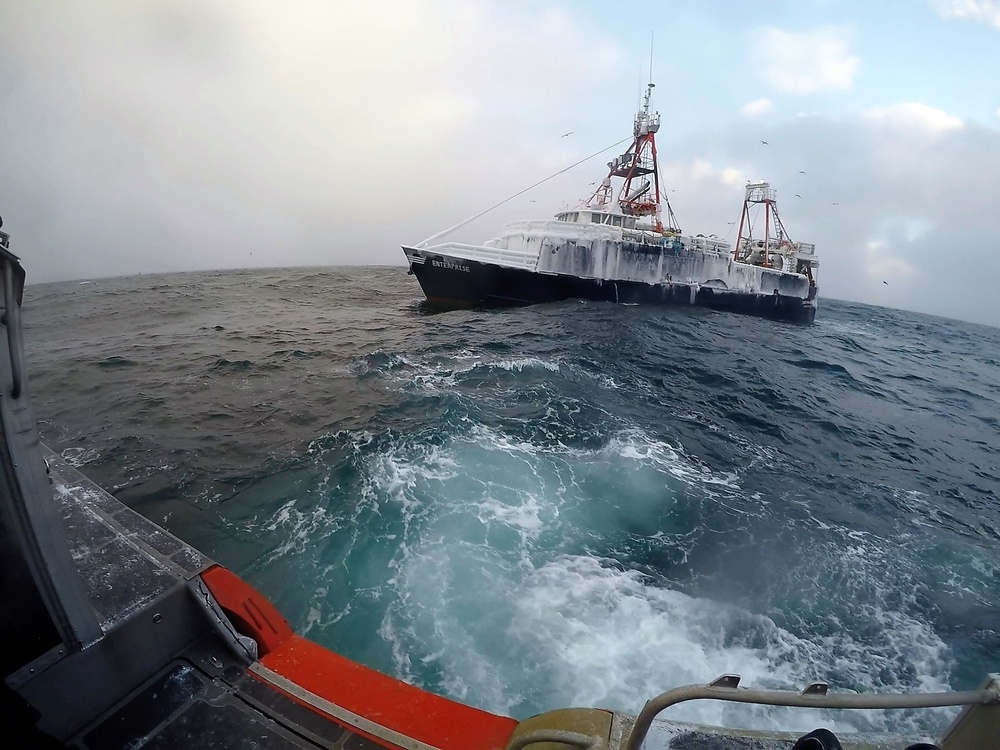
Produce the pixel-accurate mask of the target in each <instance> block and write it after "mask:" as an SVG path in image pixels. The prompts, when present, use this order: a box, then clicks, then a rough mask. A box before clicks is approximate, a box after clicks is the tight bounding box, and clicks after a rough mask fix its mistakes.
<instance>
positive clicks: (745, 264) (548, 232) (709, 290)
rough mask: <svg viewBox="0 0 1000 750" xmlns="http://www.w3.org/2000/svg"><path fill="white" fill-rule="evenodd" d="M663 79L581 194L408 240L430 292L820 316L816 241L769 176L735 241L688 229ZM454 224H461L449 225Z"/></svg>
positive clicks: (757, 185)
mask: <svg viewBox="0 0 1000 750" xmlns="http://www.w3.org/2000/svg"><path fill="white" fill-rule="evenodd" d="M653 87H654V84H652V83H650V84H648V86H647V87H646V94H645V96H644V98H643V104H642V107H641V109H640V110H639V111H638V112H637V114H636V116H635V123H634V126H633V137H632V143H631V145H630V146H629V147H628V149H627V150H626V151H625V152H624V153H623V154H621V155H620V156H617V157H615V158H614V159H612V160H611V161H609V162H608V173H607V176H606V177H605V178H604V180H603V181H602V182H601V183H600V186H599V187H598V188H597V189H596V190H595V191H594V193H593V194H592V195H591V196H590V198H589V199H587V200H586V201H585V202H583V203H582V205H580V206H578V207H576V208H573V209H570V210H564V211H560V212H559V213H557V214H556V215H555V218H554V219H550V220H538V221H518V222H514V223H512V224H509V225H508V226H507V227H506V229H505V230H504V232H503V234H501V235H500V236H499V237H497V238H494V239H491V240H489V241H487V242H485V243H484V244H482V245H470V244H463V243H457V242H445V243H441V244H434V245H431V244H430V243H431V242H433V241H434V240H436V239H438V238H440V237H441V236H442V235H441V234H439V235H436V236H435V237H432V238H429V239H428V240H424V241H423V242H421V243H418V244H417V245H414V246H405V245H404V246H403V252H404V253H405V255H406V260H407V262H408V264H409V268H410V272H411V273H412V274H414V275H415V276H416V277H417V281H418V282H419V283H420V286H421V288H422V289H423V292H424V294H425V295H426V297H427V301H428V303H430V304H431V305H434V306H437V307H442V308H454V307H476V306H501V305H523V304H533V303H538V302H552V301H556V300H562V299H568V298H573V297H576V298H581V299H588V300H604V301H609V302H618V303H625V304H633V303H672V304H681V305H701V306H705V307H711V308H715V309H720V310H730V311H735V312H741V313H749V314H753V315H760V316H764V317H768V318H777V319H783V320H790V321H795V322H802V323H811V322H813V319H814V318H815V316H816V305H817V292H818V287H817V285H816V273H817V269H818V267H819V260H818V258H817V257H816V248H815V246H814V245H813V244H810V243H806V242H793V241H792V240H791V239H790V238H789V236H788V233H787V232H786V230H785V227H784V224H783V222H782V221H781V218H780V217H779V215H778V207H777V200H776V192H775V190H774V189H773V188H772V187H771V186H770V184H769V183H767V182H748V183H747V185H746V194H745V198H744V201H743V211H742V213H741V215H740V219H739V231H738V232H737V235H736V240H735V242H734V243H733V245H732V246H730V245H729V244H728V243H727V242H725V241H724V240H720V239H718V237H717V236H716V235H714V234H709V235H707V236H706V235H703V234H697V235H693V236H692V235H686V234H684V233H683V232H682V231H681V229H680V227H679V226H678V224H677V219H676V216H675V215H674V212H673V210H672V209H671V207H670V204H669V201H668V200H667V199H666V197H665V194H664V191H663V189H662V187H661V179H660V171H659V167H658V165H657V155H656V133H657V131H658V130H659V128H660V116H659V113H658V112H653V111H651V108H650V101H651V97H652V92H653ZM448 231H451V230H448Z"/></svg>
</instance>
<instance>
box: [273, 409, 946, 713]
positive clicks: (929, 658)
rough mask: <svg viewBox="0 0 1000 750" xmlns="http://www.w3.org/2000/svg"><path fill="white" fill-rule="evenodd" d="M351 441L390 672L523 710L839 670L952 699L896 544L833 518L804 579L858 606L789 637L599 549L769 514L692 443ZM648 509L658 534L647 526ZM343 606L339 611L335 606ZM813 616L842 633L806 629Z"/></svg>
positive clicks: (633, 699) (321, 623)
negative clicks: (675, 508)
mask: <svg viewBox="0 0 1000 750" xmlns="http://www.w3.org/2000/svg"><path fill="white" fill-rule="evenodd" d="M344 443H346V444H347V445H348V446H349V448H350V451H349V452H350V453H351V454H352V455H353V456H354V460H356V461H357V462H358V469H359V471H360V472H361V474H362V477H363V478H362V481H361V487H360V501H359V503H358V505H357V507H355V508H354V509H353V510H352V511H351V513H352V514H353V516H352V522H351V524H352V526H353V531H352V533H353V534H354V535H355V536H354V537H353V539H352V544H354V543H355V540H356V542H357V544H358V545H367V546H360V547H358V548H357V549H356V550H352V549H348V550H347V551H345V552H344V553H343V555H344V560H345V562H344V563H343V565H344V567H345V568H348V569H350V571H351V574H352V575H361V576H362V578H363V580H364V581H365V582H366V584H365V585H366V586H367V588H363V589H362V588H360V587H359V588H356V589H355V591H354V593H353V596H354V597H355V598H356V599H357V601H358V602H361V600H362V599H364V598H365V597H366V596H367V595H366V594H365V592H366V591H367V592H371V596H370V597H369V598H368V600H369V601H375V600H380V601H384V602H385V604H384V609H383V610H382V615H381V621H380V624H379V634H380V637H381V639H382V641H383V642H384V643H385V644H386V646H387V649H388V654H389V658H390V660H391V664H388V665H376V666H381V667H382V668H384V669H390V671H394V672H395V674H397V675H398V676H400V677H403V678H405V679H408V680H411V681H414V682H416V683H418V684H424V685H426V686H428V687H430V688H432V689H435V690H439V691H442V692H444V693H446V694H448V695H450V696H451V697H454V698H456V699H459V700H463V701H467V702H470V703H472V704H474V705H477V706H480V707H482V708H485V709H488V710H492V711H497V712H501V713H513V714H515V715H518V716H525V715H529V714H532V713H537V712H538V711H542V710H546V709H549V708H555V707H559V706H563V705H598V706H605V707H608V708H615V709H622V710H627V711H632V712H636V711H638V710H639V708H641V706H642V704H643V702H644V701H645V700H646V699H648V698H650V697H651V696H653V695H655V694H657V693H659V692H661V691H663V690H666V689H669V688H671V687H675V686H678V685H681V684H686V683H691V682H706V681H708V680H711V679H714V678H715V677H717V676H718V675H720V674H723V673H728V672H737V673H739V674H741V675H742V676H743V682H744V684H746V685H758V686H768V687H785V688H801V687H802V686H803V685H804V684H806V683H807V682H810V681H812V680H815V679H824V678H829V677H830V676H831V675H833V676H834V677H837V678H839V679H840V680H841V683H842V684H848V685H851V686H853V687H857V688H861V689H875V690H895V689H914V688H918V689H925V690H941V689H947V687H948V685H947V680H946V678H944V677H942V675H947V674H948V668H949V659H950V656H949V652H948V649H947V647H946V646H945V644H944V643H943V642H942V641H941V640H940V638H938V637H937V636H936V635H935V633H934V631H933V628H932V627H931V625H930V624H928V623H925V622H922V621H920V620H918V619H915V618H914V617H912V616H910V615H908V614H906V612H908V611H911V610H912V606H911V605H912V604H913V596H914V595H913V594H912V593H911V594H908V595H904V596H900V594H899V592H898V591H893V590H892V587H893V586H894V585H897V583H898V581H899V580H900V576H903V575H905V571H903V572H902V573H900V572H899V565H900V563H899V562H898V561H897V560H896V559H895V558H894V556H893V548H892V546H891V545H888V544H887V543H886V542H885V541H884V540H881V539H879V538H877V537H876V536H875V535H874V534H872V533H862V532H857V531H852V530H849V529H842V528H839V527H836V526H833V525H831V524H823V527H822V529H821V532H822V533H823V534H825V535H827V536H828V537H829V539H828V541H827V542H826V543H823V544H820V545H817V546H813V547H812V548H811V555H810V558H809V559H808V560H806V561H805V562H807V563H809V564H810V565H812V566H813V567H812V568H809V567H807V568H805V569H804V570H803V571H802V573H801V575H802V576H805V577H804V578H802V581H803V582H804V583H803V585H805V586H806V587H807V588H808V587H809V586H815V587H817V588H816V591H815V592H811V591H809V590H806V591H805V592H804V593H802V594H801V596H802V597H803V598H804V600H807V601H808V600H810V599H811V598H820V599H821V598H822V596H823V591H822V589H821V586H822V584H819V583H809V582H808V581H810V578H809V576H812V578H813V579H815V578H816V577H817V576H820V575H824V574H831V575H832V574H834V573H836V572H837V571H845V573H843V575H846V576H848V579H847V580H845V581H841V582H840V583H839V584H838V585H839V586H841V587H842V588H843V589H844V590H845V591H848V592H849V591H850V590H851V587H852V586H854V587H858V601H857V603H856V604H857V606H856V607H854V609H853V610H851V609H848V610H846V611H845V610H843V609H835V610H831V611H827V610H824V609H822V608H819V609H816V610H815V611H810V612H805V613H803V615H802V618H803V619H802V620H801V622H800V621H799V620H797V619H796V617H795V616H790V615H789V613H783V614H784V615H785V617H784V619H783V622H785V624H784V625H778V624H777V623H776V622H775V620H774V619H772V618H771V617H768V616H765V615H764V614H755V613H752V612H750V611H748V610H747V609H745V608H741V607H738V606H733V605H728V604H725V603H722V602H719V601H714V600H712V599H710V598H706V597H698V596H691V595H689V594H686V593H683V592H682V591H680V590H678V589H677V587H676V586H671V585H670V584H668V583H667V582H666V581H661V580H654V579H651V578H649V577H648V576H647V575H645V574H643V573H641V572H639V571H638V570H634V569H630V568H628V567H625V566H623V565H622V564H621V563H617V562H615V561H613V560H611V559H607V558H605V557H602V556H599V555H595V554H592V553H588V552H587V551H586V550H587V548H588V546H589V545H590V540H591V539H597V538H601V539H604V540H606V539H613V538H614V536H615V534H616V533H618V530H617V528H616V527H617V525H619V524H624V525H625V527H627V528H628V529H629V531H628V533H629V534H630V535H633V536H634V535H635V534H640V535H641V534H645V536H644V537H642V538H643V539H644V540H645V542H644V543H645V544H648V545H653V546H659V547H662V548H668V547H669V546H670V545H673V546H674V547H675V548H676V547H678V545H680V546H683V545H684V544H690V543H692V542H691V540H690V539H688V540H687V541H685V540H684V539H683V538H682V537H684V535H685V534H688V535H689V536H690V534H691V533H693V532H692V530H691V529H681V530H680V531H679V532H678V531H677V530H674V531H664V530H663V529H662V528H661V527H660V526H659V525H658V524H659V523H660V521H659V519H662V518H663V514H664V513H666V512H668V511H669V509H670V507H671V504H672V503H673V502H674V501H675V498H677V497H680V496H681V495H683V496H684V497H685V498H688V499H690V498H695V499H696V500H697V501H698V502H703V503H707V504H710V505H711V504H714V507H719V508H726V509H728V510H735V511H738V512H740V513H747V512H755V513H761V512H767V511H766V508H767V506H766V505H764V504H762V503H760V502H758V501H755V500H754V496H753V495H751V494H749V493H746V492H745V491H744V490H743V489H742V488H741V487H740V482H739V477H738V476H736V475H733V474H730V473H720V472H717V471H714V470H712V469H711V468H710V467H708V466H705V465H703V464H701V463H700V462H698V461H696V460H694V459H692V458H691V457H689V456H688V455H686V454H685V452H684V451H683V450H682V448H681V447H680V446H675V445H671V444H669V443H666V442H664V441H657V440H652V439H650V438H649V437H648V436H647V435H645V434H644V433H643V432H641V431H639V430H623V431H621V432H620V433H618V434H617V435H616V436H614V437H613V438H612V439H610V440H607V441H605V442H604V443H603V444H601V445H598V446H595V447H580V446H569V445H565V444H563V443H561V442H558V441H546V442H544V443H542V444H536V443H534V442H532V441H531V440H529V439H525V438H522V437H518V436H514V435H511V434H509V433H507V432H504V431H503V430H501V429H498V428H492V427H486V426H483V425H471V426H470V427H469V428H468V430H467V431H466V432H464V433H461V432H460V433H454V434H452V435H450V436H449V437H448V438H447V439H446V440H444V441H443V442H437V441H433V442H431V441H424V440H422V439H419V438H414V437H410V438H405V439H400V440H397V441H396V442H393V443H389V444H382V445H381V447H379V448H375V442H374V441H373V439H372V436H371V435H369V434H365V433H357V434H348V433H344V434H341V435H340V436H339V444H341V445H343V444H344ZM755 509H756V510H755ZM762 509H763V510H762ZM650 514H651V517H652V518H653V519H654V521H656V523H654V524H652V525H649V526H648V531H646V532H643V531H641V529H643V528H647V527H644V526H643V525H642V523H643V521H644V518H645V517H646V516H649V515H650ZM809 518H810V516H809V514H808V512H807V513H806V514H805V515H804V517H803V523H804V524H808V527H809V528H811V529H813V530H815V529H816V528H817V525H816V524H815V523H810V522H809ZM595 519H596V520H595ZM325 522H326V521H325V520H324V517H323V516H322V515H319V516H317V515H316V514H315V513H309V512H305V511H304V510H297V506H295V505H289V504H286V505H285V506H283V507H282V508H281V509H280V510H279V511H278V512H277V513H276V514H275V515H274V517H273V518H271V519H269V520H268V521H267V523H268V524H270V525H271V526H273V527H275V529H276V530H277V531H281V530H284V531H285V533H286V534H288V535H289V537H290V539H289V542H288V544H287V545H285V546H284V547H283V548H281V550H280V552H281V553H282V554H291V553H292V552H293V550H295V549H301V547H298V546H297V544H298V540H299V539H300V532H301V531H305V530H306V529H307V528H308V527H309V524H318V523H325ZM776 522H779V523H785V522H787V521H781V520H779V519H776ZM739 523H742V521H741V522H739ZM588 524H589V525H588ZM595 524H596V525H595ZM352 526H347V527H345V530H346V529H347V528H352ZM637 529H638V530H637ZM313 531H314V532H315V531H318V529H316V528H315V527H313ZM325 531H326V529H323V530H322V531H320V533H319V538H322V535H323V533H324V532H325ZM623 531H624V528H623ZM696 531H697V533H698V534H701V533H707V532H706V530H704V529H700V530H696ZM293 540H295V541H293ZM373 545H375V546H373ZM376 546H377V550H378V551H377V552H376V551H374V550H375V549H376ZM685 549H686V548H685ZM276 554H277V551H276ZM380 561H382V562H381V563H380ZM685 561H686V558H684V559H683V560H681V564H686V563H685ZM359 567H360V568H361V570H360V572H359V570H358V569H359ZM827 568H829V570H827ZM329 570H334V571H335V570H339V568H335V567H332V568H329ZM887 572H888V573H891V575H888V576H887V575H886V573H887ZM362 574H363V575H362ZM852 576H853V577H852ZM873 578H874V579H876V581H875V583H874V584H873V583H872V582H871V579H873ZM786 585H787V584H786ZM880 586H881V588H880ZM862 589H863V590H862ZM331 591H333V589H331ZM339 593H341V592H335V591H333V593H331V594H329V597H330V598H331V599H332V600H335V601H336V600H337V598H338V594H339ZM847 595H848V596H850V594H849V593H848V594H847ZM326 596H327V595H325V594H322V595H318V596H317V597H316V599H315V601H314V602H313V603H312V604H311V605H310V606H311V607H312V609H310V610H309V611H308V613H307V614H306V615H305V617H306V621H307V623H308V625H309V627H310V628H311V629H314V630H316V631H317V632H318V633H321V632H322V630H323V629H324V628H326V627H330V626H333V625H335V624H337V623H339V622H340V620H341V618H346V619H345V625H344V627H347V626H349V625H350V622H351V617H354V616H355V615H354V610H351V609H350V607H351V603H350V602H347V603H346V605H345V603H344V602H342V601H341V602H337V603H335V602H327V601H324V599H325V597H326ZM358 597H360V598H358ZM361 603H362V604H364V606H369V605H368V604H365V603H364V602H361ZM361 608H362V609H363V608H364V607H361ZM792 615H794V613H792ZM806 619H809V620H810V621H818V622H821V623H825V625H824V627H826V630H825V631H824V632H821V633H819V635H815V634H814V635H812V636H811V637H809V638H806V637H805V636H804V635H800V634H798V633H799V632H800V628H799V627H798V626H799V624H801V623H804V622H805V621H806ZM670 716H671V717H673V718H678V719H687V720H692V721H699V722H709V723H713V724H721V725H730V726H736V725H743V726H745V725H750V726H755V727H760V728H781V729H789V730H807V729H811V728H813V727H815V726H817V725H818V724H819V723H823V724H824V725H826V726H830V727H831V728H833V729H835V730H838V731H848V730H851V729H863V730H871V731H879V730H882V729H887V728H891V729H896V728H901V727H903V726H906V725H907V722H911V719H910V718H908V717H904V718H903V719H898V718H888V717H887V716H886V715H884V714H875V715H873V716H870V717H868V718H858V715H856V714H852V715H849V716H843V715H836V714H832V713H831V714H825V715H822V716H819V717H818V716H816V715H815V714H812V715H807V714H803V713H802V712H791V711H786V710H781V709H773V708H753V707H746V706H733V705H725V704H716V703H711V702H704V703H691V704H686V705H685V706H682V707H678V709H677V710H675V711H672V712H671V713H670ZM942 721H943V720H942ZM925 725H926V720H925V719H920V720H912V726H925Z"/></svg>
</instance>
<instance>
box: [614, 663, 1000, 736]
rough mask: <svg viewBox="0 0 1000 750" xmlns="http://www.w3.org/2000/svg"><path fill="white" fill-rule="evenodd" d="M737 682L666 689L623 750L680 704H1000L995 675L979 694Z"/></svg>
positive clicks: (726, 678) (725, 679)
mask: <svg viewBox="0 0 1000 750" xmlns="http://www.w3.org/2000/svg"><path fill="white" fill-rule="evenodd" d="M739 684H740V677H739V675H735V674H726V675H722V676H721V677H719V678H717V679H716V680H714V681H712V682H710V683H709V684H707V685H685V686H683V687H678V688H674V689H673V690H668V691H667V692H665V693H661V694H660V695H658V696H656V697H655V698H653V699H652V700H650V701H647V702H646V705H645V707H644V708H643V709H642V711H641V712H640V713H639V715H638V717H636V720H635V725H634V726H633V727H632V732H631V733H630V734H629V736H628V739H627V740H626V742H625V745H624V750H639V748H641V747H642V742H643V740H644V739H645V738H646V734H647V733H648V732H649V728H650V726H651V725H652V723H653V719H655V718H656V716H657V715H658V714H659V713H660V712H662V711H664V710H665V709H667V708H669V707H670V706H674V705H676V704H678V703H683V702H685V701H690V700H698V699H705V698H708V699H713V700H722V701H733V702H737V703H755V704H757V705H762V706H790V707H794V708H846V709H886V708H941V707H944V706H965V707H967V709H968V708H969V707H972V706H978V705H993V706H996V705H1000V674H991V675H990V676H989V679H987V681H986V684H985V685H984V686H983V687H981V688H979V689H978V690H964V691H950V692H945V693H828V692H827V684H826V683H825V682H814V683H811V684H809V685H807V686H806V688H805V689H804V690H802V691H801V692H795V691H792V690H763V689H756V688H741V687H740V686H739ZM966 718H967V711H966V712H963V713H962V714H961V715H960V716H959V717H958V718H957V719H956V720H955V722H954V723H953V724H952V725H951V727H949V729H948V730H947V732H946V735H947V734H949V733H951V732H952V731H953V730H955V729H956V728H957V727H958V726H959V725H960V724H961V723H962V721H963V720H964V719H966ZM997 729H1000V728H997Z"/></svg>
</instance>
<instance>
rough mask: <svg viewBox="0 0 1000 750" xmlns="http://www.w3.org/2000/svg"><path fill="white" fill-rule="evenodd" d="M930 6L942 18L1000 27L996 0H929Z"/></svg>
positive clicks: (999, 11) (998, 4)
mask: <svg viewBox="0 0 1000 750" xmlns="http://www.w3.org/2000/svg"><path fill="white" fill-rule="evenodd" d="M931 7H932V8H933V9H934V10H935V11H937V13H938V15H940V16H942V17H943V18H958V19H961V20H963V21H974V22H976V23H984V24H986V25H987V26H992V27H994V28H996V29H1000V2H998V0H931Z"/></svg>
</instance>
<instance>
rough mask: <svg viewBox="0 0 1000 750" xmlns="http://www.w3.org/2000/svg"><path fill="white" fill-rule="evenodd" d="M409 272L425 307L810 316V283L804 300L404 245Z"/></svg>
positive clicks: (813, 298) (801, 318)
mask: <svg viewBox="0 0 1000 750" xmlns="http://www.w3.org/2000/svg"><path fill="white" fill-rule="evenodd" d="M406 252H407V259H408V260H409V261H410V272H411V273H412V274H414V275H415V276H416V277H417V281H419V282H420V288H421V289H422V290H423V292H424V295H425V296H426V297H427V302H428V304H429V305H431V306H433V307H436V308H439V309H446V310H447V309H456V308H468V307H502V306H517V305H534V304H538V303H541V302H557V301H559V300H564V299H585V300H595V301H601V302H617V303H620V304H661V305H663V304H666V305H688V306H692V305H696V306H700V307H708V308H711V309H713V310H725V311H728V312H736V313H743V314H747V315H756V316H758V317H764V318H771V319H774V320H786V321H791V322H794V323H812V322H813V320H814V319H815V317H816V292H817V288H816V287H815V286H813V287H812V288H811V289H810V294H809V297H808V298H807V299H803V298H801V297H790V296H785V295H780V294H749V293H745V292H735V291H729V290H720V289H713V288H711V287H706V286H698V285H693V284H685V283H677V282H667V283H660V284H648V283H645V282H641V281H609V280H605V279H595V278H585V277H580V276H571V275H568V274H559V273H546V272H539V271H531V270H528V269H523V268H512V267H509V266H500V265H496V264H493V263H481V262H479V261H474V260H466V259H458V258H451V257H448V256H444V255H439V254H435V253H429V252H426V251H423V250H415V249H413V248H406Z"/></svg>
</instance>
